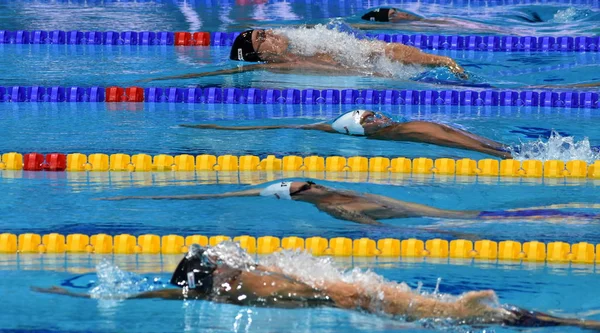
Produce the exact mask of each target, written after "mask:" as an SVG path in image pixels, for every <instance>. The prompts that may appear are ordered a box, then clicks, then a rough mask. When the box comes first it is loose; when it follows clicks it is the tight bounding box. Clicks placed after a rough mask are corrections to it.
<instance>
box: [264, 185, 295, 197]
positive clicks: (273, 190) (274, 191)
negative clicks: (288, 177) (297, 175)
mask: <svg viewBox="0 0 600 333" xmlns="http://www.w3.org/2000/svg"><path fill="white" fill-rule="evenodd" d="M291 189H292V182H281V183H277V184H273V185H269V186H267V187H266V188H265V189H264V190H262V191H261V192H260V195H261V196H262V197H270V196H274V197H275V198H277V199H284V200H292V196H291V195H290V191H291Z"/></svg>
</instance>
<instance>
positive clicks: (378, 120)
mask: <svg viewBox="0 0 600 333" xmlns="http://www.w3.org/2000/svg"><path fill="white" fill-rule="evenodd" d="M392 123H393V121H392V120H391V119H390V118H388V117H386V116H385V115H383V114H382V113H380V112H373V111H368V110H353V111H350V112H347V113H344V114H343V115H341V116H339V117H337V118H336V119H335V120H334V121H333V123H332V124H331V127H332V128H333V129H334V130H335V131H336V132H338V133H342V134H348V135H365V134H370V133H373V132H375V131H377V130H379V129H381V128H383V127H387V126H389V125H391V124H392Z"/></svg>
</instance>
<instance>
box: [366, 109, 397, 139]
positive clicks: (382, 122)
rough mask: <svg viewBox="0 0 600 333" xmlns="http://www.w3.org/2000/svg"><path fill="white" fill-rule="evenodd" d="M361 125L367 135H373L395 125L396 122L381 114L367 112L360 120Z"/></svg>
mask: <svg viewBox="0 0 600 333" xmlns="http://www.w3.org/2000/svg"><path fill="white" fill-rule="evenodd" d="M360 124H361V125H362V127H363V129H364V131H365V134H371V133H374V132H377V131H378V130H380V129H382V128H385V127H388V126H390V125H392V124H394V121H393V120H392V119H391V118H390V117H388V116H386V115H385V114H383V113H381V112H373V111H366V112H365V113H363V115H362V117H361V119H360Z"/></svg>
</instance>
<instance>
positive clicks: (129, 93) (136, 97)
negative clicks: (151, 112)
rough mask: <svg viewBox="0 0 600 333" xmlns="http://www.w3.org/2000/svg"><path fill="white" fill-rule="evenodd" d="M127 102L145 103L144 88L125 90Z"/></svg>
mask: <svg viewBox="0 0 600 333" xmlns="http://www.w3.org/2000/svg"><path fill="white" fill-rule="evenodd" d="M125 101H126V102H143V101H144V88H140V87H127V88H125Z"/></svg>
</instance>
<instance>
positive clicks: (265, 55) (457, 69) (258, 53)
mask: <svg viewBox="0 0 600 333" xmlns="http://www.w3.org/2000/svg"><path fill="white" fill-rule="evenodd" d="M318 28H319V29H323V30H319V29H307V28H297V29H287V30H281V31H279V30H278V31H274V30H247V31H245V32H243V33H241V34H240V35H239V36H237V37H236V39H235V41H234V42H233V45H232V47H231V52H230V55H229V58H230V59H231V60H235V61H245V62H253V63H257V62H260V64H256V65H249V66H242V67H237V68H234V69H224V70H218V71H213V72H205V73H194V74H186V75H177V76H169V77H162V78H156V79H149V80H142V81H144V82H148V81H157V80H173V79H191V78H199V77H207V76H215V75H226V74H236V73H240V72H250V71H257V70H266V71H271V72H276V73H295V74H310V73H315V74H325V75H365V76H378V77H393V75H394V74H395V73H389V72H387V71H385V70H384V71H382V70H381V65H380V62H381V61H382V60H386V61H391V62H394V63H402V64H407V65H421V66H428V67H447V68H448V69H449V70H450V71H451V72H452V73H454V74H456V75H457V76H458V77H460V78H464V79H466V78H467V75H466V73H465V71H464V69H463V68H462V67H461V66H459V65H458V64H457V63H456V62H455V61H454V60H452V59H451V58H449V57H446V56H438V55H433V54H428V53H424V52H422V51H421V50H420V49H418V48H415V47H412V46H408V45H404V44H400V43H385V42H383V41H379V40H359V39H356V38H354V37H352V36H351V35H348V34H345V33H342V32H332V31H331V30H327V29H325V28H324V27H322V26H320V27H318ZM324 33H330V34H332V35H331V36H332V38H334V37H335V38H340V41H339V43H346V44H348V45H337V44H338V43H334V44H335V45H331V44H328V43H331V42H330V41H327V40H322V39H323V38H321V40H322V41H320V42H319V41H318V39H319V37H321V36H320V35H322V34H324ZM315 41H316V42H315ZM307 44H310V45H308V46H307ZM349 45H350V46H351V47H352V50H351V51H349V52H352V54H350V53H348V52H346V51H344V50H340V47H343V46H346V49H348V46H349ZM357 58H360V59H361V60H357Z"/></svg>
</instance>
